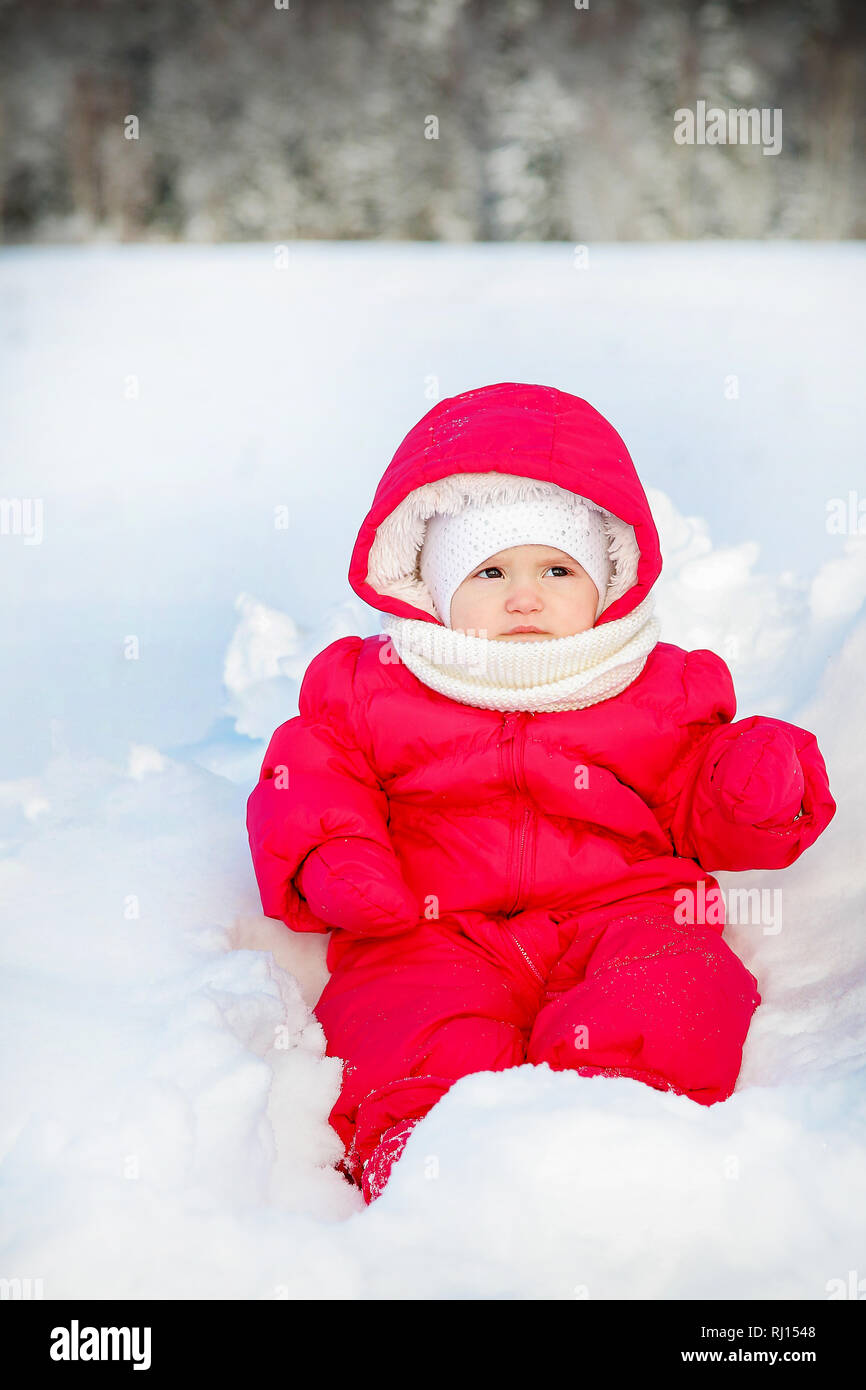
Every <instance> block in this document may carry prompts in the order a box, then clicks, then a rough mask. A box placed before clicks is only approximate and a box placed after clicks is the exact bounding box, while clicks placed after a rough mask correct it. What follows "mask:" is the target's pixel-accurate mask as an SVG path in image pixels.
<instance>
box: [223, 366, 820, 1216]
mask: <svg viewBox="0 0 866 1390" xmlns="http://www.w3.org/2000/svg"><path fill="white" fill-rule="evenodd" d="M660 571H661V557H660V553H659V542H658V535H657V532H656V528H655V525H654V523H653V519H652V516H651V513H650V509H649V505H648V503H647V500H646V496H645V494H644V491H643V488H642V487H641V484H640V481H639V479H638V477H637V474H636V472H635V469H634V465H633V463H632V461H631V459H630V457H629V454H628V451H627V449H626V447H625V445H624V443H623V441H622V440H621V439H620V437H619V435H618V434H617V433H616V431H615V430H614V429H613V428H612V427H611V426H610V425H609V424H608V422H607V421H606V420H605V419H604V418H603V417H602V416H601V415H600V414H599V413H598V412H597V411H596V410H594V409H593V408H592V406H590V405H588V404H587V402H586V401H583V400H580V399H579V398H577V397H575V396H571V395H568V394H566V393H565V392H563V391H558V390H555V389H553V388H551V387H546V386H532V385H522V384H517V383H501V384H497V385H493V386H486V387H482V388H481V389H479V390H473V391H467V392H464V393H463V394H462V395H459V396H455V397H453V398H451V399H448V400H444V401H440V402H439V404H438V405H436V406H435V407H434V408H433V409H432V410H431V411H429V412H428V414H426V415H425V416H424V418H423V419H422V420H421V421H420V422H419V423H418V424H417V425H415V427H414V428H413V429H412V430H410V432H409V434H408V435H407V436H406V438H405V439H404V441H403V443H402V444H401V445H400V447H399V449H398V450H397V453H396V454H395V456H394V458H393V459H392V461H391V463H390V465H389V467H388V468H387V469H386V471H385V474H384V476H383V478H382V481H381V483H380V485H379V488H378V490H377V492H376V496H375V498H374V500H373V504H372V507H371V509H370V512H369V514H368V515H367V517H366V518H365V520H364V523H363V525H362V526H361V530H360V533H359V535H358V539H357V542H356V544H355V548H354V552H353V555H352V560H351V565H350V569H349V582H350V584H351V585H352V587H353V589H354V590H355V591H356V593H358V594H359V595H360V597H361V598H363V599H364V600H366V601H367V602H368V603H370V604H371V605H372V606H373V607H375V608H378V609H379V610H381V611H382V612H383V613H384V614H385V615H386V617H385V619H384V621H383V624H382V625H383V627H384V629H385V631H384V632H383V633H380V634H378V635H377V636H374V637H368V638H366V639H362V638H360V637H344V638H341V639H340V640H339V641H336V642H333V643H331V645H330V646H328V647H327V648H326V649H325V650H324V651H323V652H321V653H320V654H319V655H318V656H317V657H316V658H315V659H314V660H313V661H312V662H311V663H310V666H309V668H308V670H307V672H306V675H305V676H304V680H303V683H302V686H301V691H300V698H299V714H298V715H297V716H296V717H295V718H294V719H290V720H288V722H287V723H285V724H282V725H281V726H280V728H278V729H277V730H276V732H275V733H274V735H273V738H272V739H271V742H270V745H269V747H268V749H267V752H266V755H265V760H264V763H263V766H262V770H261V776H260V779H259V782H258V785H257V786H256V787H255V789H254V790H253V792H252V794H251V796H250V798H249V805H248V816H247V825H248V830H249V836H250V845H251V850H252V855H253V863H254V866H255V872H256V877H257V881H258V884H259V889H260V892H261V898H262V906H263V908H264V911H265V913H266V914H267V915H268V916H271V917H276V918H278V919H280V920H281V921H283V922H285V923H286V925H287V926H289V927H291V928H292V929H294V930H296V931H319V932H327V931H329V930H330V929H331V928H333V929H334V930H333V931H332V932H331V936H330V939H329V941H328V948H327V965H328V969H329V970H330V972H331V974H330V978H329V980H328V983H327V984H326V986H325V989H324V991H323V992H322V996H321V998H320V999H319V1002H318V1004H317V1005H316V1009H315V1013H316V1016H317V1018H318V1019H319V1020H320V1022H321V1024H322V1027H323V1029H324V1033H325V1037H326V1039H327V1050H328V1053H329V1055H332V1056H337V1057H340V1058H342V1059H343V1060H344V1063H345V1065H344V1068H343V1076H342V1089H341V1092H340V1095H339V1097H338V1099H337V1101H336V1103H335V1105H334V1107H333V1109H332V1111H331V1115H330V1121H331V1124H332V1125H333V1127H334V1129H335V1130H336V1132H337V1133H338V1135H339V1136H340V1138H341V1140H342V1141H343V1144H344V1147H345V1150H346V1152H345V1157H344V1158H343V1160H342V1162H341V1165H340V1168H341V1171H342V1172H343V1173H344V1175H345V1176H346V1177H347V1178H348V1179H349V1180H350V1181H353V1182H355V1183H357V1184H358V1185H360V1187H361V1190H362V1192H363V1196H364V1199H365V1200H366V1201H367V1202H370V1201H372V1200H373V1199H374V1198H375V1197H377V1196H378V1195H379V1193H380V1192H381V1191H382V1189H383V1187H384V1185H385V1183H386V1181H387V1179H388V1176H389V1173H390V1171H391V1167H392V1165H393V1163H394V1162H395V1160H396V1159H397V1158H398V1157H399V1155H400V1154H401V1153H402V1150H403V1147H404V1145H405V1143H406V1141H407V1138H408V1136H409V1133H410V1131H411V1129H412V1127H413V1126H414V1125H415V1124H416V1123H417V1122H418V1120H419V1119H421V1118H422V1117H423V1116H424V1115H425V1114H426V1113H427V1111H428V1110H429V1109H430V1108H431V1106H433V1105H435V1103H436V1102H437V1101H438V1100H439V1098H440V1097H441V1096H442V1095H443V1094H444V1092H445V1091H446V1090H447V1089H448V1088H449V1087H450V1086H451V1085H452V1084H453V1083H454V1082H455V1081H456V1080H457V1079H458V1078H459V1077H461V1076H465V1075H467V1074H468V1073H470V1072H478V1071H497V1070H501V1069H503V1068H505V1067H512V1066H518V1065H520V1064H521V1063H525V1062H532V1063H536V1064H538V1063H542V1062H547V1063H548V1065H549V1066H551V1067H553V1068H560V1069H561V1068H566V1067H568V1068H571V1069H573V1070H575V1071H577V1072H579V1073H580V1074H581V1075H584V1076H624V1077H630V1078H632V1079H634V1080H638V1081H641V1082H644V1083H645V1084H646V1085H648V1086H651V1087H654V1088H655V1089H657V1090H666V1091H673V1092H676V1093H677V1094H680V1095H685V1096H688V1097H690V1098H691V1099H692V1100H693V1101H696V1102H698V1103H699V1104H703V1105H711V1104H713V1103H714V1102H716V1101H721V1100H725V1099H726V1098H727V1097H728V1096H730V1094H731V1093H732V1091H733V1089H734V1086H735V1083H736V1080H737V1076H738V1074H739V1070H740V1066H741V1062H742V1049H743V1044H744V1041H745V1038H746V1034H747V1032H748V1028H749V1024H750V1021H751V1018H752V1014H753V1012H754V1010H755V1009H756V1007H757V1006H758V1005H759V1004H760V1002H761V999H760V995H759V993H758V988H757V981H756V980H755V978H754V976H753V975H752V974H751V973H750V972H749V971H748V970H747V969H746V967H745V966H744V965H743V964H742V962H741V961H740V960H739V959H738V957H737V956H736V955H735V954H734V952H733V951H732V950H731V948H730V947H729V946H728V944H727V943H726V942H725V941H724V939H723V927H724V903H723V901H722V898H721V892H720V889H719V886H718V883H717V882H716V880H715V879H714V878H712V876H711V871H714V870H737V869H776V868H782V867H784V866H785V865H788V864H791V863H792V862H793V861H794V860H795V859H797V857H798V856H799V855H800V854H801V853H802V852H803V850H804V849H806V848H807V847H808V846H809V845H811V844H812V843H813V841H814V840H816V839H817V837H818V836H819V835H820V834H821V832H822V831H823V830H824V829H825V827H826V826H827V825H828V824H829V822H830V820H831V819H832V817H833V815H834V813H835V810H836V806H835V802H834V801H833V798H832V796H831V795H830V790H829V786H828V781H827V773H826V769H825V766H824V761H823V759H822V757H821V754H820V752H819V750H818V747H817V744H816V741H815V738H814V736H813V735H812V734H810V733H808V732H807V731H806V730H804V729H800V728H798V727H797V726H796V725H793V724H788V723H785V722H784V721H783V720H780V719H773V718H769V717H764V716H761V715H754V716H751V717H750V718H747V719H741V720H738V721H736V722H732V721H733V719H734V714H735V712H736V699H735V696H734V690H733V685H732V682H731V676H730V672H729V671H728V668H727V666H726V665H725V663H724V662H723V661H722V660H721V658H720V657H718V656H716V654H715V653H714V652H712V651H708V650H699V651H692V652H687V651H684V650H683V649H682V648H680V647H676V646H673V645H671V644H669V643H666V642H661V641H659V623H658V621H657V619H656V618H655V617H654V615H653V593H652V589H653V585H654V584H655V582H656V580H657V579H658V576H659V573H660Z"/></svg>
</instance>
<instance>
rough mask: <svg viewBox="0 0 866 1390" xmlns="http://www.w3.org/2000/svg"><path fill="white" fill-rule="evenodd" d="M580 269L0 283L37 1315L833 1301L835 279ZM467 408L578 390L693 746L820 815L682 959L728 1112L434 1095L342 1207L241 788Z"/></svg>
mask: <svg viewBox="0 0 866 1390" xmlns="http://www.w3.org/2000/svg"><path fill="white" fill-rule="evenodd" d="M589 261H590V264H589V266H588V267H587V268H586V269H580V268H577V267H576V266H575V261H574V253H573V248H571V247H569V246H561V247H560V246H545V247H541V248H538V247H531V246H522V247H518V246H511V247H492V248H483V247H467V248H457V247H443V246H423V245H420V246H410V245H406V246H402V245H401V246H396V247H394V246H386V245H375V244H357V245H356V244H351V245H339V246H329V245H301V246H292V247H291V248H290V254H289V264H288V268H287V269H285V270H279V269H276V268H275V266H274V254H273V248H271V247H269V246H262V247H260V246H242V247H236V246H231V247H222V248H198V247H192V246H190V247H171V248H160V247H152V248H132V247H124V248H107V247H104V248H100V247H97V248H92V249H75V250H66V249H61V250H6V251H4V252H3V253H2V255H0V324H2V327H0V333H2V339H0V342H2V373H0V375H2V382H3V386H2V437H3V444H4V453H5V455H6V458H5V464H4V478H3V485H2V486H3V495H4V497H5V498H7V499H8V498H26V499H33V500H39V501H41V503H42V524H41V535H39V539H38V540H37V539H36V535H37V533H36V531H35V530H32V531H31V532H30V534H29V535H28V534H25V532H24V530H23V529H21V528H19V529H17V530H16V528H15V525H14V524H13V523H12V522H9V523H4V531H3V534H2V535H0V567H2V575H0V578H2V583H0V610H2V616H3V619H4V623H3V630H4V647H5V653H6V657H7V667H6V672H5V679H4V697H5V706H6V709H5V717H4V719H3V720H2V722H0V757H2V764H0V765H2V767H3V768H4V770H5V771H4V776H5V779H6V780H4V781H2V782H0V854H2V858H0V899H2V902H3V964H4V970H3V985H2V1003H3V1010H2V1013H3V1019H4V1035H3V1062H2V1077H3V1080H2V1085H3V1097H4V1104H3V1107H2V1121H0V1126H2V1128H0V1204H2V1205H0V1210H2V1235H0V1240H2V1253H0V1276H2V1277H4V1278H16V1277H17V1278H31V1279H41V1280H42V1287H43V1290H44V1296H45V1297H47V1298H59V1297H67V1296H76V1297H99V1298H104V1297H130V1298H135V1297H156V1298H184V1297H197V1298H201V1297H206V1298H207V1297H213V1298H237V1297H242V1298H263V1299H271V1298H281V1297H288V1298H294V1297H310V1296H312V1297H319V1296H321V1297H336V1298H388V1297H395V1298H406V1297H436V1298H448V1297H450V1298H460V1297H492V1298H552V1299H572V1298H578V1299H581V1298H590V1299H633V1298H641V1297H649V1298H709V1297H730V1298H740V1299H745V1298H759V1299H766V1298H806V1299H825V1298H827V1297H828V1296H831V1295H832V1294H833V1292H834V1291H835V1290H836V1289H837V1288H838V1286H837V1285H835V1284H833V1283H832V1281H834V1280H839V1281H841V1283H842V1284H844V1285H845V1286H847V1285H848V1284H849V1281H850V1272H851V1271H852V1270H853V1271H855V1276H856V1277H855V1283H856V1280H857V1279H860V1280H866V1253H864V1251H866V1245H864V1239H866V1200H864V1198H866V1161H864V1160H866V1105H864V1097H866V1089H864V1060H866V1025H864V1005H866V934H864V931H863V922H864V899H866V889H864V885H866V874H864V871H863V867H862V846H863V843H864V841H866V795H864V786H866V745H864V739H863V723H864V721H863V714H864V695H863V671H864V668H866V616H864V607H863V601H864V597H866V536H858V535H856V534H855V533H854V529H855V528H854V527H853V526H852V525H851V524H850V522H849V523H848V524H847V529H846V530H843V531H842V532H841V533H840V532H835V533H834V532H833V531H830V530H828V528H827V516H828V511H827V505H828V503H829V502H830V501H831V499H833V498H839V499H843V500H844V501H845V503H846V507H847V506H848V495H849V492H850V491H851V490H856V489H857V488H858V485H859V487H860V493H859V494H857V493H856V491H855V498H854V505H855V506H856V503H857V501H858V500H859V497H860V496H863V497H866V486H864V479H863V472H862V459H861V453H860V449H859V441H860V440H861V439H862V436H863V415H864V404H863V401H864V398H863V393H862V389H861V380H860V376H861V373H860V371H859V369H858V366H859V363H858V359H859V338H860V324H861V323H862V320H863V314H864V282H866V273H864V266H866V259H864V255H863V251H862V249H861V248H860V247H858V246H854V245H847V246H832V245H820V246H804V245H800V246H787V245H772V244H766V245H760V246H758V245H756V246H750V245H741V246H725V245H722V244H715V245H713V244H705V245H701V246H661V247H652V246H641V247H628V246H616V247H604V246H599V247H591V248H590V253H589ZM732 378H736V382H732V380H731V379H732ZM502 380H518V381H519V380H525V381H538V382H546V383H550V384H553V385H557V386H561V387H563V388H564V389H566V390H570V391H573V392H574V393H575V394H578V395H582V396H585V397H586V398H587V399H588V400H589V401H591V402H592V403H593V404H594V405H596V406H597V407H598V408H599V409H601V410H602V411H603V412H604V413H605V414H607V415H608V416H609V418H610V419H611V420H612V422H613V423H614V425H615V426H616V427H617V428H618V429H619V430H620V432H621V433H622V434H623V436H624V438H625V440H626V442H627V443H628V445H629V447H630V449H631V452H632V454H633V457H634V458H635V461H636V464H637V467H638V471H639V473H640V475H641V477H642V479H643V480H644V483H645V485H646V486H647V488H648V491H649V493H650V500H651V503H652V505H653V508H654V512H655V515H656V518H657V522H658V525H659V530H660V533H661V537H662V548H663V554H664V560H665V569H664V572H663V575H662V578H661V580H660V582H659V584H658V586H657V590H656V592H657V594H658V601H659V612H660V616H661V618H662V622H663V631H662V637H663V639H664V640H666V641H673V642H678V643H680V644H681V645H683V646H686V647H698V646H706V647H711V648H713V649H714V650H716V651H718V652H719V653H720V654H721V655H722V656H724V657H725V659H726V660H727V661H728V664H729V665H730V667H731V670H732V672H733V675H734V679H735V683H736V686H737V690H738V695H739V699H740V707H739V710H738V716H739V715H746V714H749V713H752V712H763V713H767V714H773V715H776V716H777V717H780V718H785V719H789V720H791V721H792V722H794V723H797V724H800V725H802V726H804V727H807V728H809V729H811V730H813V731H814V732H815V733H816V735H817V737H818V740H819V744H820V746H821V749H822V751H823V754H824V757H825V760H826V762H827V766H828V770H829V774H830V783H831V788H832V791H833V794H834V796H835V798H836V800H837V803H838V806H839V810H838V814H837V816H836V819H835V820H834V822H833V824H832V825H831V826H830V828H829V830H828V831H827V832H826V833H825V835H824V836H823V837H822V838H821V839H820V840H819V841H818V843H817V844H816V845H815V846H814V847H813V848H812V849H811V850H810V851H808V852H807V853H806V855H805V856H804V857H803V859H802V860H801V861H800V862H799V863H797V864H795V865H793V866H792V867H791V868H790V869H788V870H784V871H781V872H777V873H775V874H769V873H767V874H761V873H752V874H741V875H720V876H719V877H720V881H721V883H722V886H723V888H724V889H726V890H727V889H728V888H729V887H731V886H741V887H749V886H754V887H759V888H764V889H770V890H772V889H781V899H780V900H777V901H780V903H781V917H779V914H778V912H776V913H775V914H774V916H773V918H772V919H768V918H766V917H765V918H764V919H763V920H762V921H760V922H757V921H754V922H744V923H740V924H738V925H734V926H731V927H730V928H729V929H728V932H727V935H728V939H729V940H730V942H731V944H732V946H733V947H734V949H735V950H737V952H738V953H739V954H740V955H741V956H742V958H743V959H744V960H745V962H746V963H747V965H748V966H749V968H750V969H751V970H752V971H753V972H754V973H755V974H756V976H757V978H758V980H759V985H760V988H761V993H762V995H763V1000H764V1002H763V1004H762V1006H761V1008H760V1009H759V1010H758V1012H757V1014H756V1015H755V1019H754V1022H753V1024H752V1029H751V1033H750V1036H749V1039H748V1043H747V1048H746V1054H745V1060H744V1066H743V1071H742V1074H741V1078H740V1082H739V1088H738V1090H737V1091H736V1092H735V1094H734V1095H733V1096H732V1097H731V1099H730V1100H728V1101H727V1102H725V1103H724V1104H722V1105H717V1106H713V1107H710V1108H706V1107H703V1106H698V1105H695V1104H693V1103H692V1102H691V1101H689V1100H688V1099H686V1098H685V1097H677V1096H673V1095H666V1094H662V1093H660V1092H656V1091H653V1090H651V1089H650V1088H648V1087H646V1086H642V1085H641V1084H639V1083H637V1082H633V1081H630V1080H627V1079H616V1080H611V1079H608V1078H582V1077H578V1076H575V1075H573V1074H568V1073H563V1072H551V1071H550V1070H549V1069H548V1068H547V1067H539V1068H536V1067H531V1066H525V1067H521V1068H516V1069H513V1070H511V1071H509V1072H504V1073H497V1074H494V1073H485V1074H481V1075H477V1076H471V1077H467V1078H465V1079H464V1080H462V1081H461V1082H459V1083H458V1084H457V1085H456V1086H455V1087H454V1088H453V1089H452V1090H451V1091H450V1092H449V1094H448V1095H447V1096H446V1097H445V1098H444V1099H443V1100H442V1102H441V1103H440V1104H439V1105H438V1106H437V1107H436V1108H435V1109H434V1110H433V1111H432V1112H431V1113H430V1114H429V1115H428V1116H427V1118H426V1119H425V1120H424V1122H423V1123H422V1124H421V1125H420V1126H419V1127H418V1128H417V1129H416V1131H415V1132H414V1133H413V1135H412V1137H411V1139H410V1141H409V1145H408V1147H407V1149H406V1153H405V1155H404V1158H403V1159H402V1160H401V1162H400V1164H399V1166H398V1167H397V1169H395V1172H394V1176H393V1178H392V1181H391V1183H390V1185H389V1187H388V1188H387V1190H386V1192H385V1194H384V1196H383V1197H382V1198H381V1199H380V1201H379V1202H377V1203H376V1204H375V1205H374V1206H373V1207H371V1208H370V1209H369V1210H368V1209H366V1208H364V1206H363V1203H362V1201H361V1198H360V1196H359V1195H358V1194H357V1193H355V1192H354V1191H353V1190H352V1189H350V1188H349V1186H348V1185H347V1184H346V1183H345V1182H344V1181H343V1180H342V1179H341V1178H340V1177H338V1176H337V1174H336V1173H335V1172H334V1171H333V1170H332V1168H331V1167H330V1165H331V1164H332V1163H333V1162H334V1161H335V1159H336V1157H337V1155H338V1148H337V1141H336V1138H335V1136H334V1135H333V1133H332V1131H331V1130H330V1128H329V1127H328V1125H327V1114H328V1111H329V1109H330V1106H331V1104H332V1102H333V1099H334V1098H335V1096H336V1094H337V1090H338V1084H339V1068H340V1064H339V1062H338V1061H337V1060H336V1059H332V1058H325V1057H324V1056H323V1052H324V1038H323V1035H322V1032H321V1029H320V1027H319V1025H318V1023H317V1022H316V1020H315V1019H314V1018H313V1016H312V1013H311V1006H312V1005H313V1004H314V1003H315V1000H316V998H317V995H318V992H319V990H320V989H321V986H322V983H323V981H324V978H325V973H324V965H323V956H324V945H325V938H323V937H317V938H312V937H310V938H307V937H298V938H292V937H291V934H290V933H288V932H287V931H286V930H285V928H283V927H282V926H281V925H280V924H279V923H275V922H272V921H269V920H268V919H266V918H264V917H262V915H261V912H260V904H259V900H258V894H257V890H256V886H255V882H254V879H253V875H252V867H251V863H250V859H249V852H248V848H247V844H246V835H245V829H244V810H245V801H246V797H247V794H248V792H249V790H250V788H251V786H252V784H253V782H254V781H255V778H256V776H257V773H258V768H259V764H260V762H261V757H262V753H263V751H264V741H265V740H266V739H267V737H268V736H269V735H270V733H271V732H272V730H273V729H274V728H275V727H276V725H277V724H279V723H281V722H282V721H283V720H284V719H287V718H289V717H290V716H291V715H292V714H294V713H295V712H296V709H297V703H296V701H297V691H298V686H299V682H300V678H301V677H302V675H303V673H304V670H305V669H306V666H307V664H308V663H309V661H310V659H311V657H312V656H313V655H314V654H315V653H316V652H317V651H319V650H321V649H322V647H324V646H325V645H327V643H328V642H330V641H332V640H333V639H334V638H335V637H337V636H340V635H342V634H344V633H352V632H357V633H359V634H361V635H367V634H369V633H372V632H375V631H377V630H378V621H377V614H376V613H375V612H374V611H373V610H371V609H368V608H367V607H366V606H365V605H363V604H362V603H361V602H360V601H359V600H357V599H356V598H355V596H354V595H353V594H352V592H351V590H349V588H348V585H347V583H346V577H345V576H346V570H347V567H348V560H349V553H350V550H351V546H352V543H353V541H354V537H355V534H356V532H357V529H358V526H359V524H360V521H361V519H362V517H363V515H364V512H365V511H366V509H367V507H368V506H369V503H370V500H371V498H372V495H373V492H374V490H375V486H376V484H377V482H378V479H379V477H380V475H381V473H382V471H383V469H384V467H385V465H386V464H387V462H388V459H389V458H390V456H391V454H392V453H393V451H394V449H395V448H396V446H397V444H398V443H399V441H400V439H401V438H402V436H403V434H404V433H405V432H406V430H407V429H408V428H409V427H410V426H411V424H413V423H414V421H415V420H416V419H418V418H419V417H420V416H421V415H422V414H423V413H424V411H425V410H426V409H428V408H429V406H430V405H431V404H432V402H433V400H435V399H436V398H437V396H442V395H451V394H454V393H455V392H457V391H460V390H464V389H467V388H468V387H472V386H478V385H482V384H484V383H486V382H492V381H502ZM279 507H286V508H287V509H288V510H287V513H286V515H287V517H288V526H287V527H284V528H278V527H275V525H274V517H275V508H279ZM864 509H866V507H864ZM24 515H26V514H25V513H23V514H22V516H24ZM30 515H31V519H33V517H35V515H36V514H35V512H32V513H31V514H30ZM23 524H24V523H23V522H22V527H23ZM864 529H866V521H864ZM862 1287H863V1289H864V1290H866V1282H864V1284H863V1286H862Z"/></svg>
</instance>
